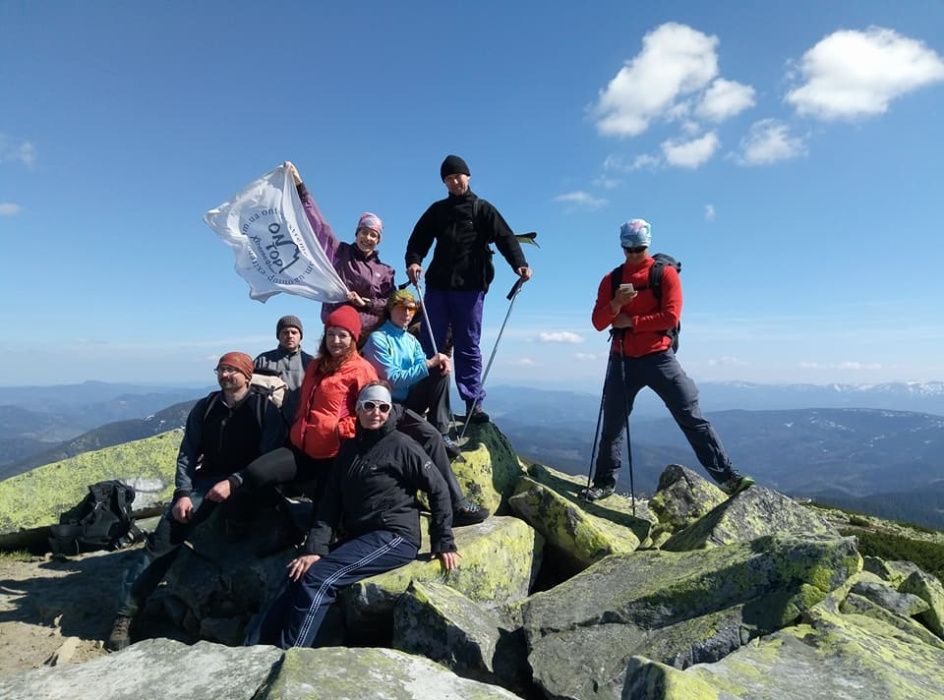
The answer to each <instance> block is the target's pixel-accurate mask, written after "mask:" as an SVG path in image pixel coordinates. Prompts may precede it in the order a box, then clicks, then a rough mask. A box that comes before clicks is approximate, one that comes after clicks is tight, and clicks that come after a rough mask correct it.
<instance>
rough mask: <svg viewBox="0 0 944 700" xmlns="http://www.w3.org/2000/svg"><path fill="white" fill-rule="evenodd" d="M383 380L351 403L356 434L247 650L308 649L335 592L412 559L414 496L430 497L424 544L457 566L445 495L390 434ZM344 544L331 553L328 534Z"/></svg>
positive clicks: (432, 472)
mask: <svg viewBox="0 0 944 700" xmlns="http://www.w3.org/2000/svg"><path fill="white" fill-rule="evenodd" d="M392 406H393V401H392V399H391V396H390V390H389V388H388V385H387V384H386V383H385V382H373V383H371V384H368V385H367V386H366V387H364V389H362V390H361V392H360V394H359V395H358V397H357V405H356V415H357V431H356V434H355V436H354V438H352V439H349V440H345V441H344V443H343V444H342V446H341V450H340V452H339V453H338V458H337V462H336V464H335V469H334V471H333V472H332V474H331V477H330V479H329V481H328V486H327V489H326V490H325V493H324V495H323V497H322V500H321V502H320V504H319V506H318V508H317V510H316V522H315V523H314V526H313V527H312V528H311V531H310V532H309V534H308V539H307V541H306V542H305V544H304V546H303V548H302V551H303V553H302V554H300V555H299V556H297V557H296V558H295V559H293V560H292V561H291V562H289V564H288V567H287V568H288V577H289V582H288V585H287V587H286V588H285V589H284V590H283V592H282V593H281V594H280V595H279V597H278V598H276V600H275V601H274V602H273V604H272V605H271V606H270V607H269V609H268V610H267V611H266V613H265V615H264V617H263V618H262V620H261V622H260V623H259V625H258V626H257V627H256V628H255V629H254V630H252V631H251V632H250V633H249V635H248V637H247V639H246V643H247V644H274V645H276V646H279V647H281V648H283V649H288V648H291V647H308V646H312V642H313V640H314V639H315V636H316V634H317V633H318V628H319V627H320V625H321V623H322V621H323V619H324V616H325V613H326V612H327V610H328V608H329V607H330V606H331V604H332V603H333V602H334V600H335V598H336V597H337V595H338V592H339V591H340V589H342V588H344V587H345V586H349V585H351V584H352V583H356V582H357V581H360V580H361V579H364V578H367V577H368V576H374V575H377V574H381V573H384V572H386V571H390V570H392V569H397V568H399V567H401V566H405V565H406V564H409V563H410V562H412V561H413V560H415V559H416V555H417V553H418V551H419V545H420V517H419V510H418V507H417V503H416V491H417V490H418V489H419V490H422V491H425V492H426V493H427V494H428V495H429V504H430V508H431V510H432V516H431V518H430V525H429V539H430V542H431V551H432V554H433V555H434V556H435V557H437V558H439V560H440V562H441V564H442V567H443V569H445V570H446V571H451V570H452V569H455V568H456V567H457V566H458V564H459V552H458V551H457V550H456V545H455V541H454V539H453V535H452V510H451V508H450V503H449V492H448V490H447V488H446V484H445V482H444V481H443V478H442V476H441V475H440V474H439V472H438V471H437V469H436V468H435V467H434V466H433V464H432V462H431V461H430V459H429V456H428V455H427V454H426V453H424V452H423V450H422V449H420V447H419V445H417V443H416V442H415V441H414V440H413V439H412V438H409V437H407V436H406V435H404V434H403V433H401V432H399V431H398V430H397V429H396V424H395V418H394V416H393V415H392V413H391V408H392ZM339 528H340V529H341V530H342V531H343V533H344V537H345V539H344V540H343V541H342V542H341V543H340V544H338V545H337V546H335V547H334V548H330V547H329V544H330V543H331V538H332V535H333V534H334V532H335V531H336V530H338V529H339Z"/></svg>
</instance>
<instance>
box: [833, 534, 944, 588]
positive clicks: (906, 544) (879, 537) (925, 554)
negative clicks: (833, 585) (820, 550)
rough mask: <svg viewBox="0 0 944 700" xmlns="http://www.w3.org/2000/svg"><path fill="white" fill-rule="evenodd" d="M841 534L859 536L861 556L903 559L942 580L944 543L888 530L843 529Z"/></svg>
mask: <svg viewBox="0 0 944 700" xmlns="http://www.w3.org/2000/svg"><path fill="white" fill-rule="evenodd" d="M840 532H841V533H842V534H843V535H855V536H856V537H857V538H859V553H860V554H862V556H873V557H880V558H881V559H885V560H886V561H894V560H898V559H904V560H906V561H911V562H914V563H915V564H917V565H918V566H919V567H921V569H922V570H924V571H926V572H927V573H929V574H933V575H934V576H937V578H938V579H939V580H942V581H944V544H939V543H937V542H924V541H921V540H913V539H910V538H908V537H902V536H901V535H895V534H892V533H890V532H870V531H866V530H858V529H855V530H853V529H851V528H847V529H843V530H841V531H840Z"/></svg>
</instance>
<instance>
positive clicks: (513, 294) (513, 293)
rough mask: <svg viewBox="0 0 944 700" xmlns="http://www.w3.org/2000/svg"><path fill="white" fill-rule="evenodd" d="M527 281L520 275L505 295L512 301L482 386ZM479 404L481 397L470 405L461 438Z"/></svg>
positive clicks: (489, 360) (493, 349) (486, 368)
mask: <svg viewBox="0 0 944 700" xmlns="http://www.w3.org/2000/svg"><path fill="white" fill-rule="evenodd" d="M525 281H526V280H525V278H524V277H519V278H518V281H517V282H515V286H513V287H512V288H511V291H510V292H508V296H506V297H505V298H506V299H508V301H510V302H511V303H510V304H508V311H506V312H505V320H504V321H502V324H501V328H500V329H499V331H498V337H497V338H495V345H494V346H493V347H492V354H491V355H489V358H488V364H487V365H486V366H485V374H483V375H482V384H481V386H483V387H484V386H485V380H487V379H488V372H489V370H490V369H491V368H492V362H493V361H494V360H495V351H497V350H498V343H499V342H500V341H501V337H502V333H504V332H505V325H507V323H508V317H509V316H511V310H512V309H513V308H514V306H515V299H516V298H517V297H518V294H519V293H520V292H521V288H522V287H523V286H524V283H525ZM478 404H479V399H478V398H476V399H475V401H473V402H472V405H471V406H469V413H468V415H467V416H466V417H465V424H464V425H463V426H462V432H461V433H459V439H460V440H461V439H462V438H464V437H465V431H466V429H467V428H468V427H469V423H470V422H472V414H473V413H474V412H475V407H476V406H478Z"/></svg>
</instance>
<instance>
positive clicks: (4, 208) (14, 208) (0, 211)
mask: <svg viewBox="0 0 944 700" xmlns="http://www.w3.org/2000/svg"><path fill="white" fill-rule="evenodd" d="M21 210H22V207H21V206H20V205H19V204H14V203H13V202H0V216H16V215H17V214H19V213H20V211H21Z"/></svg>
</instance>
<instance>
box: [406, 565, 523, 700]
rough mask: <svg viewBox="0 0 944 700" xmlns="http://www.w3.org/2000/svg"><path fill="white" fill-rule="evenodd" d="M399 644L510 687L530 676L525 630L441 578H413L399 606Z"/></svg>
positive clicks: (470, 674)
mask: <svg viewBox="0 0 944 700" xmlns="http://www.w3.org/2000/svg"><path fill="white" fill-rule="evenodd" d="M393 646H394V648H395V649H399V650H400V651H404V652H407V653H409V654H417V655H420V656H425V657H426V658H428V659H432V660H433V661H436V662H438V663H441V664H443V665H444V666H446V667H447V668H449V669H451V670H452V671H454V672H455V673H458V674H459V675H460V676H464V677H466V678H473V679H475V680H480V681H483V682H486V683H497V684H499V685H503V686H505V687H508V688H510V689H515V688H519V687H521V686H523V685H524V684H525V683H526V682H527V680H528V679H527V678H524V677H522V671H523V670H524V669H525V668H526V667H527V663H526V661H525V658H526V651H525V644H524V636H523V635H522V634H520V631H518V630H514V629H512V628H510V627H509V626H508V625H507V624H505V623H504V622H503V621H502V620H501V619H499V616H498V615H497V614H495V613H493V612H492V611H489V610H486V609H485V608H483V607H482V606H480V605H478V604H476V603H474V602H472V601H471V600H469V599H468V598H466V597H465V596H464V595H462V594H461V593H459V592H458V591H456V590H454V589H452V588H450V587H449V586H445V585H443V584H441V583H433V582H427V583H420V582H418V581H413V582H412V583H411V584H410V587H409V588H408V589H407V590H406V593H404V594H403V595H402V596H400V598H399V599H398V600H397V603H396V606H395V607H394V611H393Z"/></svg>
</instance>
